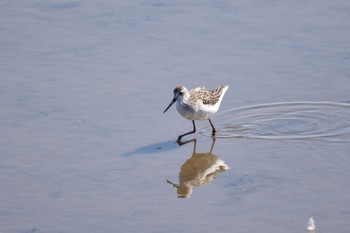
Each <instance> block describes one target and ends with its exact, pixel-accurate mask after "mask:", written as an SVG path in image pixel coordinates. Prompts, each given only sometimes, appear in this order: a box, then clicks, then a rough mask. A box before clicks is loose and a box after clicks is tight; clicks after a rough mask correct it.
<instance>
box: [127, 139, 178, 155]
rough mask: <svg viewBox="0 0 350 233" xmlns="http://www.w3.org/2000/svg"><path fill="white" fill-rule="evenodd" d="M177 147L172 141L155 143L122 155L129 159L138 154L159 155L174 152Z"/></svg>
mask: <svg viewBox="0 0 350 233" xmlns="http://www.w3.org/2000/svg"><path fill="white" fill-rule="evenodd" d="M178 147H179V145H178V144H177V143H176V142H174V141H164V142H157V143H154V144H150V145H147V146H143V147H140V148H137V149H135V150H134V151H130V152H127V153H125V154H123V155H124V156H125V157H129V156H133V155H140V154H154V153H159V152H164V151H170V150H175V149H176V148H178Z"/></svg>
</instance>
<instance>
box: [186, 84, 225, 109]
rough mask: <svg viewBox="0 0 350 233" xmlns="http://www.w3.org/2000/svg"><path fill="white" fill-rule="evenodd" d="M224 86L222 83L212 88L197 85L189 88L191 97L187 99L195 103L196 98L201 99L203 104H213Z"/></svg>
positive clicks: (217, 99)
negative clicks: (191, 88)
mask: <svg viewBox="0 0 350 233" xmlns="http://www.w3.org/2000/svg"><path fill="white" fill-rule="evenodd" d="M224 88H225V86H224V85H221V86H219V87H218V88H216V89H214V90H207V89H206V88H205V87H197V88H195V89H193V90H190V94H191V97H190V99H189V101H190V102H192V103H195V102H197V101H198V100H201V101H203V104H210V105H215V104H216V103H217V102H218V101H219V99H220V95H221V94H222V90H223V89H224Z"/></svg>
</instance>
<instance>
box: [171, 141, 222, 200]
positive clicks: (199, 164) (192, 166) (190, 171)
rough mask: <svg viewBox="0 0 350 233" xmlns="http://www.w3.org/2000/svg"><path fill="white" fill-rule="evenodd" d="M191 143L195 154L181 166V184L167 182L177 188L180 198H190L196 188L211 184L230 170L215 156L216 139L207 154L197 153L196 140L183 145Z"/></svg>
mask: <svg viewBox="0 0 350 233" xmlns="http://www.w3.org/2000/svg"><path fill="white" fill-rule="evenodd" d="M190 142H193V153H192V156H191V158H189V159H188V160H186V162H185V163H184V164H183V165H182V166H181V170H180V173H179V184H175V183H173V182H172V181H170V180H167V183H168V184H171V185H172V186H173V187H174V188H176V190H177V194H178V197H179V198H190V197H191V194H192V192H193V188H194V187H200V186H204V185H208V184H210V183H211V182H212V181H213V180H214V179H215V177H216V175H217V174H219V173H222V172H224V171H226V170H228V169H229V166H228V165H226V164H225V162H224V161H223V160H221V159H220V158H219V156H217V155H215V154H213V149H214V145H215V138H213V141H212V145H211V148H210V151H209V152H207V153H197V152H196V145H197V141H196V139H191V140H189V141H186V142H183V143H182V145H184V144H186V143H190Z"/></svg>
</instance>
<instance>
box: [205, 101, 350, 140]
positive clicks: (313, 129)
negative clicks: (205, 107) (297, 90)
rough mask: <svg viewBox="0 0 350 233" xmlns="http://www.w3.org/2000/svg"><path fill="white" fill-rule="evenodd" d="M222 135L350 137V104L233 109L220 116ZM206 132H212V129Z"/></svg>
mask: <svg viewBox="0 0 350 233" xmlns="http://www.w3.org/2000/svg"><path fill="white" fill-rule="evenodd" d="M216 121H217V122H221V125H222V126H221V127H220V126H219V127H217V133H216V137H218V138H248V139H249V138H255V139H256V138H258V139H286V140H289V139H318V138H327V139H329V140H338V139H339V140H340V141H342V140H350V137H349V136H350V104H349V103H337V102H289V103H272V104H264V105H255V106H250V107H243V108H236V109H229V110H226V111H224V112H222V113H221V114H218V115H217V117H216ZM200 133H201V134H202V135H205V136H211V134H210V133H209V129H207V128H206V129H203V130H202V131H201V132H200Z"/></svg>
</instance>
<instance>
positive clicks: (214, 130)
mask: <svg viewBox="0 0 350 233" xmlns="http://www.w3.org/2000/svg"><path fill="white" fill-rule="evenodd" d="M208 120H209V123H210V125H211V127H212V128H213V131H212V133H211V134H212V135H213V136H214V135H215V133H216V129H215V128H214V125H213V123H212V122H211V120H210V118H209V119H208Z"/></svg>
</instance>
